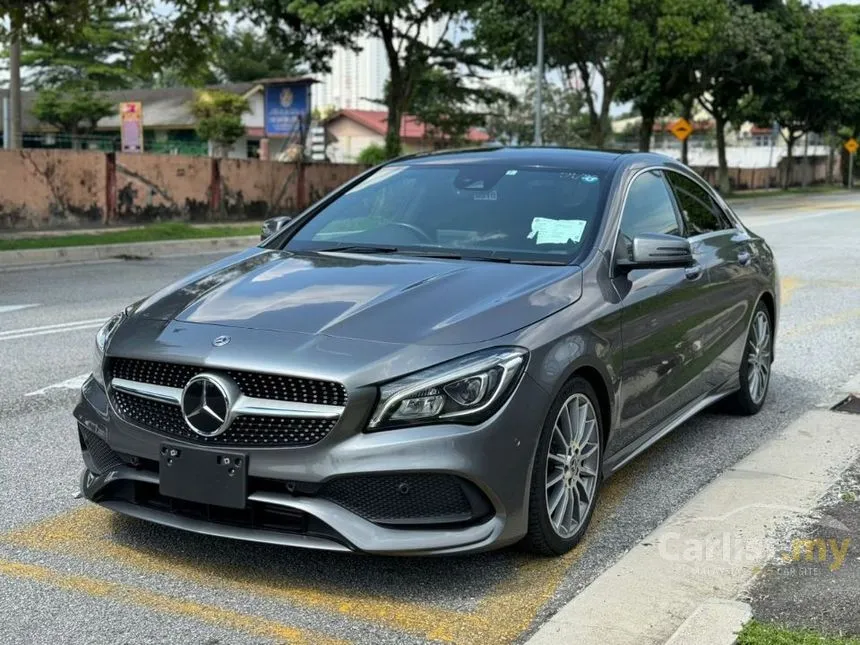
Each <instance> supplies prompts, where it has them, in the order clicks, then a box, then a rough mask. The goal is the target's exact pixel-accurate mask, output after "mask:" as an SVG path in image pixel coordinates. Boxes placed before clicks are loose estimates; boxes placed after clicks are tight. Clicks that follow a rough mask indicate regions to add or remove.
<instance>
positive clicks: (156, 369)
mask: <svg viewBox="0 0 860 645" xmlns="http://www.w3.org/2000/svg"><path fill="white" fill-rule="evenodd" d="M207 369H208V368H204V367H195V366H192V365H180V364H178V363H162V362H158V361H143V360H138V359H132V358H112V359H110V365H109V370H110V374H111V376H112V377H117V378H124V379H128V380H129V381H137V382H138V383H152V384H154V385H164V386H167V387H177V388H181V387H185V384H186V383H187V382H188V381H189V380H190V379H191V377H192V376H194V375H196V374H199V373H200V372H204V371H206V370H207ZM225 371H226V373H227V374H229V375H230V377H231V378H232V379H233V380H234V381H236V385H238V386H239V389H240V390H241V391H242V394H244V395H245V396H252V397H255V398H258V399H274V400H277V401H297V402H300V403H319V404H322V405H341V406H343V405H346V399H347V396H346V388H344V386H343V385H341V384H340V383H334V382H331V381H319V380H316V379H306V378H296V377H294V376H284V375H282V374H263V373H261V372H242V371H236V370H225Z"/></svg>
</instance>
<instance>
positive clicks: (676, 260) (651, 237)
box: [616, 233, 693, 271]
mask: <svg viewBox="0 0 860 645" xmlns="http://www.w3.org/2000/svg"><path fill="white" fill-rule="evenodd" d="M616 264H617V265H618V266H619V267H621V268H622V269H624V270H625V271H632V270H634V269H668V268H672V267H688V266H690V265H692V264H693V251H692V249H691V248H690V242H689V240H687V239H686V238H683V237H679V236H677V235H664V234H662V233H642V234H640V235H637V236H636V237H634V238H633V259H632V260H631V259H629V258H623V259H619V260H618V261H617V262H616Z"/></svg>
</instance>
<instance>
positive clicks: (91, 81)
mask: <svg viewBox="0 0 860 645" xmlns="http://www.w3.org/2000/svg"><path fill="white" fill-rule="evenodd" d="M144 47H145V44H144V42H143V39H142V27H141V25H140V23H138V22H137V20H136V19H135V18H134V17H133V16H132V15H130V14H129V13H127V12H125V11H120V10H116V9H105V8H99V9H98V10H96V11H95V13H93V15H91V16H89V17H88V20H87V21H86V22H84V23H82V24H81V25H80V26H79V28H78V29H77V30H76V31H73V32H72V33H71V34H69V37H68V39H67V42H58V41H57V40H54V39H49V40H35V41H30V42H26V43H24V45H23V51H22V53H21V64H22V65H23V67H24V68H26V69H28V70H29V73H28V75H27V83H28V84H29V85H31V86H32V87H35V88H37V89H41V88H51V87H61V86H65V85H69V84H77V85H80V84H86V85H87V86H89V87H93V88H95V89H98V90H118V89H126V88H129V87H132V86H133V85H135V84H136V83H138V82H140V80H141V76H140V74H139V70H137V69H136V68H135V59H136V57H137V56H139V55H140V53H141V51H142V50H143V49H144Z"/></svg>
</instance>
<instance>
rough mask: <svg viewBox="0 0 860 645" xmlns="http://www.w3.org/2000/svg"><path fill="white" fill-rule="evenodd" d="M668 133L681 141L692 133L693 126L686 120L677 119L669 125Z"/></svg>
mask: <svg viewBox="0 0 860 645" xmlns="http://www.w3.org/2000/svg"><path fill="white" fill-rule="evenodd" d="M669 132H671V133H672V134H674V135H675V136H676V137H678V139H680V140H681V141H683V140H684V139H686V138H687V137H689V136H690V135H691V134H692V133H693V126H692V125H691V124H690V122H689V121H687V119H678V120H677V121H675V122H674V123H673V124H672V125H671V127H670V128H669Z"/></svg>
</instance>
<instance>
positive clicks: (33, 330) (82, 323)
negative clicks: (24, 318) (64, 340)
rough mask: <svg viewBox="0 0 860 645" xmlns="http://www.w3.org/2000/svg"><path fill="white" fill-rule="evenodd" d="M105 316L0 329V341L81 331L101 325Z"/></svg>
mask: <svg viewBox="0 0 860 645" xmlns="http://www.w3.org/2000/svg"><path fill="white" fill-rule="evenodd" d="M105 320H107V319H106V318H94V319H92V320H77V321H74V322H68V323H60V324H58V325H44V326H42V327H24V328H21V329H10V330H8V331H0V341H4V340H17V339H19V338H30V337H32V336H44V335H46V334H61V333H63V332H67V331H81V330H85V329H95V328H97V327H101V326H102V325H103V324H104V322H105Z"/></svg>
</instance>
